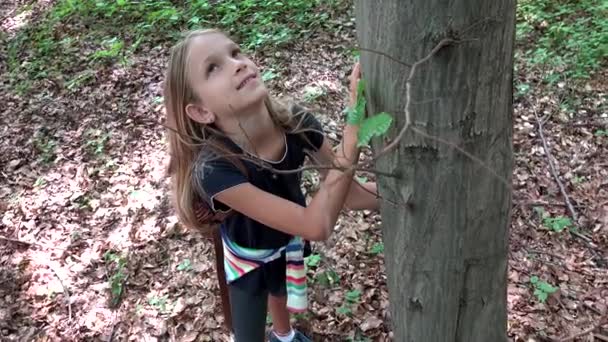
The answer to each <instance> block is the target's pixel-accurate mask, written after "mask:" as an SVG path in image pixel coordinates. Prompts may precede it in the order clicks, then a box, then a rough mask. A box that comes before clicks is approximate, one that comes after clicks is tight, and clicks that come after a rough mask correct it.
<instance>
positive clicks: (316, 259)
mask: <svg viewBox="0 0 608 342" xmlns="http://www.w3.org/2000/svg"><path fill="white" fill-rule="evenodd" d="M319 263H321V256H320V255H319V254H311V255H309V256H308V257H307V258H306V266H308V267H317V266H319Z"/></svg>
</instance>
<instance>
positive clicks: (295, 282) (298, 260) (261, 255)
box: [222, 230, 308, 312]
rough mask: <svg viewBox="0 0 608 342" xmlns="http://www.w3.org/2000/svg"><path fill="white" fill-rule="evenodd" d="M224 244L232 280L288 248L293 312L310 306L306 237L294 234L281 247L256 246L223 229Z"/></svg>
mask: <svg viewBox="0 0 608 342" xmlns="http://www.w3.org/2000/svg"><path fill="white" fill-rule="evenodd" d="M222 242H223V245H224V269H225V271H226V281H227V282H228V284H230V283H231V282H233V281H235V280H237V279H239V278H240V277H242V276H243V275H245V274H247V273H249V272H251V271H253V270H255V269H256V268H258V267H260V266H261V265H263V264H265V263H268V262H271V261H273V260H276V259H278V258H280V257H281V253H282V252H283V251H285V258H286V262H287V268H286V274H285V277H286V278H285V279H286V286H287V308H288V309H289V310H290V311H291V312H304V311H306V309H307V307H308V302H307V298H306V268H305V267H304V241H303V240H302V238H301V237H299V236H295V237H293V238H292V239H291V240H290V241H289V243H288V244H287V246H284V247H281V248H277V249H253V248H246V247H241V246H239V245H237V244H236V243H234V242H232V241H231V240H230V239H228V237H227V236H226V234H224V232H223V230H222Z"/></svg>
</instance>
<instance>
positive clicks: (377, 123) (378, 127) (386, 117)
mask: <svg viewBox="0 0 608 342" xmlns="http://www.w3.org/2000/svg"><path fill="white" fill-rule="evenodd" d="M392 123H393V118H392V117H391V116H390V114H388V113H384V112H383V113H380V114H376V115H374V116H372V117H369V118H366V119H365V120H363V122H362V123H361V126H360V127H359V134H358V141H357V146H359V147H361V146H367V145H369V142H370V140H371V139H372V138H373V137H374V136H381V135H383V134H385V133H386V132H387V131H388V129H389V128H390V127H391V124H392Z"/></svg>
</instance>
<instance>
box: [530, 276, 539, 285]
mask: <svg viewBox="0 0 608 342" xmlns="http://www.w3.org/2000/svg"><path fill="white" fill-rule="evenodd" d="M530 282H531V283H532V284H536V283H538V277H537V276H532V277H530Z"/></svg>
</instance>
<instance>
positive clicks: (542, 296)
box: [530, 276, 558, 303]
mask: <svg viewBox="0 0 608 342" xmlns="http://www.w3.org/2000/svg"><path fill="white" fill-rule="evenodd" d="M530 283H531V284H532V287H533V288H534V295H535V296H536V298H537V299H538V301H539V302H541V303H544V302H545V301H546V300H547V298H548V297H549V295H551V294H552V293H555V292H556V291H557V290H558V288H557V287H553V286H552V285H551V284H549V283H547V282H546V281H542V280H540V279H539V278H538V277H537V276H532V277H530Z"/></svg>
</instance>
